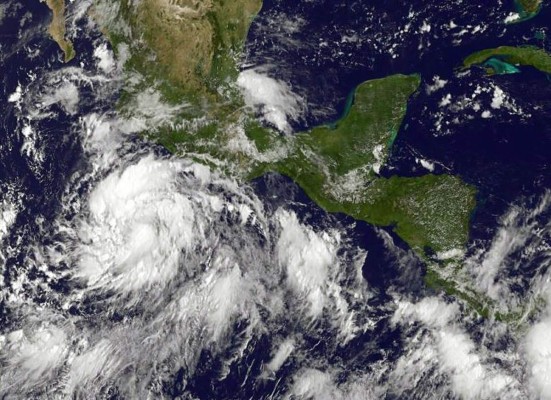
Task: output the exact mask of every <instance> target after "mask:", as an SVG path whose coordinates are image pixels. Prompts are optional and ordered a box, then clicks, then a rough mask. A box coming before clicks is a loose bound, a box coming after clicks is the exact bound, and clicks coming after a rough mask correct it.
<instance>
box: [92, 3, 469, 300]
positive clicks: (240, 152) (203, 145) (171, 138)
mask: <svg viewBox="0 0 551 400" xmlns="http://www.w3.org/2000/svg"><path fill="white" fill-rule="evenodd" d="M228 7H229V9H228ZM259 9H260V0H240V1H235V2H231V4H230V2H226V1H223V0H209V1H205V2H201V3H200V4H199V3H198V2H196V1H191V0H174V1H171V2H168V1H162V0H143V1H142V2H140V3H138V5H137V6H136V5H133V3H132V2H131V1H130V0H120V1H117V2H113V1H111V0H109V1H107V0H96V1H95V7H94V10H93V15H94V18H95V19H96V20H97V21H98V22H99V24H100V25H101V26H102V27H103V30H104V32H105V33H106V34H107V36H108V37H109V38H110V40H111V42H112V44H113V47H114V49H115V51H117V52H118V53H120V55H121V56H124V55H125V54H126V55H128V56H129V57H128V59H127V62H126V64H125V66H126V70H127V85H126V86H125V89H124V93H123V97H122V99H121V106H120V109H121V112H123V113H130V115H131V113H132V112H133V110H134V109H136V110H137V109H138V108H139V107H133V104H135V100H136V97H138V95H139V94H140V93H143V92H144V91H146V90H149V89H150V88H155V90H156V91H158V92H160V93H161V94H162V97H163V100H164V101H166V102H168V103H170V104H184V103H185V104H186V105H187V106H186V107H185V108H183V109H182V111H181V113H180V114H179V115H178V116H177V117H175V118H174V121H171V124H170V125H169V126H168V125H166V126H164V127H161V128H157V129H155V130H154V131H149V132H144V134H145V135H147V136H148V137H149V138H151V139H153V140H155V141H157V142H159V143H161V144H162V145H164V146H165V147H166V148H167V149H169V150H170V151H171V152H173V153H175V154H182V155H186V156H187V157H192V158H193V159H194V160H196V161H199V162H202V163H206V164H208V165H210V166H213V167H215V168H217V169H219V170H222V171H224V172H226V173H228V174H230V175H231V176H233V177H236V178H238V179H242V180H250V179H254V178H256V177H259V176H262V175H263V174H265V173H268V172H277V173H280V174H283V175H286V176H288V177H290V178H291V179H292V180H294V181H295V182H296V183H297V184H298V185H299V186H300V187H302V188H303V190H304V191H305V192H306V193H307V194H308V196H309V197H310V198H311V199H312V200H313V201H315V202H316V203H317V204H318V205H319V206H321V207H322V208H324V209H325V210H327V211H328V212H339V213H345V214H347V215H350V216H352V217H354V218H355V219H358V220H363V221H367V222H369V223H371V224H374V225H378V226H384V227H391V228H392V229H393V230H394V231H395V232H396V234H397V235H399V236H400V237H401V238H402V239H403V240H404V241H405V242H407V243H408V244H409V245H410V246H411V248H412V249H414V250H415V251H416V253H417V254H418V255H420V256H421V257H422V258H424V259H425V260H429V259H430V257H429V255H431V254H433V253H439V252H445V251H448V250H452V249H462V248H464V246H465V244H466V242H467V240H468V235H469V220H470V216H471V212H472V210H473V209H474V207H475V202H476V200H475V195H476V192H475V189H474V188H473V187H472V186H469V185H467V184H465V183H464V182H463V181H462V180H461V179H460V178H458V177H454V176H450V175H432V174H427V175H425V176H420V177H413V178H411V177H410V178H408V177H400V176H393V177H390V178H384V177H381V176H380V175H379V173H378V171H379V169H380V168H381V167H382V166H383V165H384V164H385V162H386V161H387V158H388V155H389V153H390V151H391V149H392V145H393V143H394V139H395V138H396V135H397V133H398V131H399V129H400V126H401V124H402V121H403V118H404V116H405V112H406V107H407V103H408V100H409V98H410V97H411V95H412V94H413V93H415V92H416V91H417V90H418V87H419V84H420V78H419V76H417V75H393V76H388V77H386V78H382V79H378V80H372V81H368V82H365V83H363V84H361V85H360V86H359V87H358V88H356V90H355V93H354V96H353V99H354V101H353V103H352V105H351V107H350V109H349V110H348V112H347V113H346V115H344V116H343V117H342V118H341V119H340V120H339V121H337V122H336V123H334V124H331V125H329V126H319V127H316V128H313V129H311V130H309V131H307V132H301V133H298V134H295V135H283V134H281V133H279V132H277V131H275V130H273V129H269V128H266V127H264V126H262V125H261V124H260V123H259V122H258V121H257V119H256V118H255V117H254V115H253V114H252V112H251V111H250V110H248V109H247V108H246V107H245V104H244V102H243V99H242V96H241V94H240V91H239V89H238V87H237V85H236V84H235V80H236V77H237V75H238V68H237V66H238V62H239V56H240V54H241V53H240V52H241V49H242V47H243V44H244V41H245V37H246V34H247V31H248V27H249V25H250V22H251V21H252V18H253V17H254V15H255V13H257V12H258V10H259ZM182 21H184V22H185V23H184V22H182ZM186 24H187V25H186ZM123 50H124V51H123ZM138 77H140V78H139V79H138ZM351 98H352V97H351ZM431 265H433V267H434V268H436V269H437V268H438V266H437V264H436V263H434V264H431ZM433 267H431V268H433ZM434 271H436V270H434ZM434 274H436V275H434ZM434 274H433V275H428V279H427V283H428V284H429V285H431V286H433V287H438V288H442V289H444V290H446V291H448V292H449V293H450V294H454V295H458V294H459V295H458V296H459V297H461V296H460V295H461V293H462V292H461V291H460V290H459V289H455V286H453V285H452V284H448V285H447V286H449V287H454V290H453V291H450V290H447V286H446V285H442V284H437V283H438V282H445V281H444V280H442V279H433V278H434V277H435V276H437V275H438V272H434ZM431 277H432V278H431ZM434 282H437V283H434ZM463 297H465V296H463ZM467 300H468V298H467ZM468 301H469V300H468ZM471 303H472V302H471Z"/></svg>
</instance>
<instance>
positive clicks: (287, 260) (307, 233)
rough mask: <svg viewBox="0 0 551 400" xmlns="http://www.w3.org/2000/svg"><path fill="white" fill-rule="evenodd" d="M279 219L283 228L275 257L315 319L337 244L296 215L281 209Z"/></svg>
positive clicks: (333, 260) (325, 297) (321, 301)
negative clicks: (317, 233)
mask: <svg viewBox="0 0 551 400" xmlns="http://www.w3.org/2000/svg"><path fill="white" fill-rule="evenodd" d="M278 219H279V222H280V224H281V226H282V228H283V230H282V232H281V236H280V238H279V241H278V257H279V261H280V263H281V265H282V267H283V268H286V272H287V282H288V285H289V286H290V287H291V289H292V290H294V291H295V292H296V293H298V294H299V295H302V296H305V297H306V299H307V301H308V303H309V310H308V313H309V315H310V316H311V317H312V318H316V317H318V316H320V314H321V313H322V312H323V308H324V307H325V305H326V301H327V294H326V283H327V282H328V280H329V273H330V272H329V269H330V268H331V266H332V265H334V264H335V262H336V254H335V253H336V250H337V246H336V244H337V243H335V242H333V241H332V240H331V238H330V237H328V236H325V237H322V236H318V235H316V233H314V232H313V231H312V230H310V229H308V228H306V227H304V226H302V225H300V223H299V222H298V219H297V217H296V215H295V214H290V213H285V212H282V213H280V214H279V216H278Z"/></svg>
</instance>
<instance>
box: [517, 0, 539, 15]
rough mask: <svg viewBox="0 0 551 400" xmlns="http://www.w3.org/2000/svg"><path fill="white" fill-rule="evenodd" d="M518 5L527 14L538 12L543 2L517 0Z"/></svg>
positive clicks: (537, 0)
mask: <svg viewBox="0 0 551 400" xmlns="http://www.w3.org/2000/svg"><path fill="white" fill-rule="evenodd" d="M516 2H517V5H518V6H519V7H520V9H521V10H522V11H524V12H525V13H527V14H536V13H537V12H538V11H539V10H540V8H541V4H542V0H516Z"/></svg>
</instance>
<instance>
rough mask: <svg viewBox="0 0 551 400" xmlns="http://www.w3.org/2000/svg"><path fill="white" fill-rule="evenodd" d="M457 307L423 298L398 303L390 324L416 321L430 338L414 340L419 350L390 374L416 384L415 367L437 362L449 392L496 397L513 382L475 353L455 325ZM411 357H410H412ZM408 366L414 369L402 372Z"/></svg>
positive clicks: (512, 385)
mask: <svg viewBox="0 0 551 400" xmlns="http://www.w3.org/2000/svg"><path fill="white" fill-rule="evenodd" d="M460 315H461V314H460V310H459V307H458V306H457V304H447V303H445V302H443V301H441V300H439V299H437V298H434V297H431V298H425V299H423V300H421V301H420V302H418V303H409V302H400V303H399V304H398V308H397V309H396V312H395V314H394V317H393V320H392V321H393V323H402V324H404V323H410V324H411V323H412V322H415V321H420V322H422V323H423V324H424V325H426V326H427V328H429V330H430V332H431V337H432V339H430V340H429V339H425V340H422V341H417V342H415V343H413V345H414V346H415V345H417V346H420V348H419V349H417V350H415V351H413V352H410V353H406V354H405V355H404V356H403V357H402V359H401V360H399V361H398V363H397V367H396V369H395V370H394V372H393V374H394V375H395V379H397V380H402V381H404V382H411V381H418V378H417V377H416V375H418V374H419V373H422V371H418V365H419V363H421V364H427V363H431V361H430V356H429V357H428V358H427V355H430V354H434V355H436V357H437V359H438V366H439V367H440V368H441V370H442V372H441V373H443V374H444V375H446V376H448V377H449V379H450V380H451V384H452V389H453V392H455V393H456V394H457V395H459V397H460V398H463V399H493V398H499V397H500V396H502V395H503V394H504V393H506V390H509V389H512V388H513V387H514V385H515V384H517V382H516V381H515V379H514V378H513V377H511V376H509V375H508V374H507V373H506V372H504V371H502V370H500V368H499V366H497V365H492V364H490V363H489V362H488V361H487V360H486V359H485V356H483V354H481V353H480V352H479V350H478V349H477V347H476V346H475V344H474V342H473V341H472V339H471V338H470V337H469V335H468V334H467V333H465V332H463V331H462V330H461V329H460V328H459V327H457V326H456V320H457V319H458V317H460ZM412 357H413V358H412ZM404 367H408V368H409V367H411V368H414V370H403V368H404Z"/></svg>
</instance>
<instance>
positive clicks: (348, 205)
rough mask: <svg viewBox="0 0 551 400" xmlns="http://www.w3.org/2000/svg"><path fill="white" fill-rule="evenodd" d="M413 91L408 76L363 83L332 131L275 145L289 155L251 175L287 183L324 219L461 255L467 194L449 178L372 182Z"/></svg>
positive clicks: (415, 81) (413, 79)
mask: <svg viewBox="0 0 551 400" xmlns="http://www.w3.org/2000/svg"><path fill="white" fill-rule="evenodd" d="M418 85H419V78H418V77H417V76H415V75H411V76H404V75H394V76H390V77H387V78H384V79H379V80H373V81H368V82H365V83H364V84H362V85H360V86H359V87H358V88H357V90H356V94H355V102H354V104H353V106H352V107H351V109H350V112H349V113H348V115H347V116H346V117H345V118H344V119H342V120H341V121H339V122H337V124H336V126H335V127H328V126H321V127H317V128H314V129H312V130H311V131H308V132H303V133H299V134H298V135H297V136H295V137H291V138H284V137H282V138H281V139H279V141H280V142H285V143H282V145H283V146H282V147H283V148H287V149H290V150H289V151H288V154H287V155H286V157H282V158H281V159H280V160H277V161H275V162H268V163H259V165H258V166H257V167H256V168H255V169H254V171H253V174H254V175H260V174H262V173H264V172H266V171H275V172H279V173H281V174H283V175H287V176H289V177H290V178H292V179H293V180H294V181H295V182H296V183H297V184H299V185H300V186H301V187H302V188H303V189H304V190H305V191H306V193H307V194H308V196H309V197H310V198H312V199H313V200H314V201H316V202H317V203H318V204H319V205H320V206H321V207H323V208H324V209H326V210H327V211H330V212H342V213H346V214H348V215H351V216H352V217H354V218H355V219H359V220H363V221H367V222H369V223H372V224H375V225H379V226H393V227H394V228H393V229H394V230H395V232H396V233H397V234H398V235H399V236H400V237H402V239H404V240H405V241H406V242H407V243H408V244H409V245H410V246H411V247H412V248H414V249H416V250H419V252H420V253H423V250H424V249H430V250H431V251H436V252H439V251H446V250H450V249H453V248H462V247H463V246H464V245H465V244H466V242H467V239H468V232H469V218H470V214H471V211H472V209H473V208H474V206H475V191H474V189H473V188H472V187H469V186H468V185H466V184H464V183H463V182H462V181H461V180H460V179H458V178H456V177H452V176H449V175H440V176H436V175H425V176H422V177H417V178H403V177H397V176H395V177H391V178H388V179H386V178H382V177H380V176H379V175H378V174H377V171H378V168H379V167H380V166H381V165H382V164H384V162H385V161H386V158H387V156H388V153H389V151H390V149H391V146H392V144H393V140H394V137H395V136H396V133H397V131H398V129H399V128H400V124H401V123H402V120H403V118H404V115H405V111H406V105H407V101H408V98H409V97H410V96H411V94H413V92H415V91H416V90H417V88H418ZM252 138H253V140H255V141H256V142H257V143H259V145H261V146H263V145H265V144H264V143H266V142H267V141H268V140H269V139H267V137H266V136H262V135H258V133H256V136H252ZM276 145H277V144H276Z"/></svg>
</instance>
